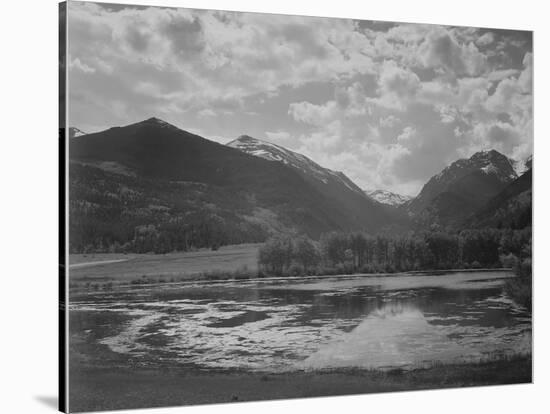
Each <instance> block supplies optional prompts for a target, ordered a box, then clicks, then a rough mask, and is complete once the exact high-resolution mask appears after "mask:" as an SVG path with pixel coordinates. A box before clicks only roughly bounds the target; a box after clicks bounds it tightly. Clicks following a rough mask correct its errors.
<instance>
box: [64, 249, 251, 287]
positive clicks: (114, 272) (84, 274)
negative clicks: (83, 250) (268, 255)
mask: <svg viewBox="0 0 550 414" xmlns="http://www.w3.org/2000/svg"><path fill="white" fill-rule="evenodd" d="M259 246H260V244H240V245H235V246H223V247H221V248H220V249H219V250H216V251H212V250H199V251H196V252H179V253H168V254H163V255H155V254H127V255H125V254H117V253H113V254H109V253H102V254H86V255H85V254H77V255H70V258H69V262H70V267H69V269H70V270H69V278H70V281H71V282H78V281H87V282H90V281H101V282H109V281H122V282H124V281H130V280H135V279H138V278H140V277H143V276H146V277H164V278H166V279H170V278H177V279H182V278H186V277H192V276H193V275H196V274H199V273H205V272H215V271H225V272H234V271H237V270H242V269H245V268H246V269H248V270H249V271H251V272H255V271H257V268H258V263H257V260H258V249H259ZM102 262H103V263H102Z"/></svg>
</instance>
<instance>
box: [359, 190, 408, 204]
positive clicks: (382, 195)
mask: <svg viewBox="0 0 550 414" xmlns="http://www.w3.org/2000/svg"><path fill="white" fill-rule="evenodd" d="M365 194H366V195H367V196H369V197H370V198H372V199H373V200H376V201H378V202H379V203H382V204H387V205H390V206H400V205H402V204H405V203H406V202H408V201H410V200H411V199H412V197H410V196H406V195H402V194H397V193H392V192H391V191H387V190H371V191H368V190H366V191H365Z"/></svg>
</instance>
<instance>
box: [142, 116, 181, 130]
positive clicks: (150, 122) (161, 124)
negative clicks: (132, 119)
mask: <svg viewBox="0 0 550 414" xmlns="http://www.w3.org/2000/svg"><path fill="white" fill-rule="evenodd" d="M135 125H154V126H159V127H161V128H176V129H178V128H177V127H176V126H174V125H172V124H170V123H168V122H166V121H163V120H162V119H160V118H157V117H154V116H153V117H151V118H148V119H145V120H144V121H141V122H137V123H136V124H135Z"/></svg>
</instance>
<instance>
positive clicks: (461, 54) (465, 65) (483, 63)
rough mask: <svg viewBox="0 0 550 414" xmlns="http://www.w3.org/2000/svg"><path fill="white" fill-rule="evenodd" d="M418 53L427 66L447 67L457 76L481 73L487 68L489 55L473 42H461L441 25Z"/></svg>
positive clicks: (428, 37) (435, 67) (429, 35)
mask: <svg viewBox="0 0 550 414" xmlns="http://www.w3.org/2000/svg"><path fill="white" fill-rule="evenodd" d="M418 54H419V56H420V61H421V63H422V64H423V65H424V66H425V67H427V68H434V69H445V70H447V71H449V72H450V73H453V74H455V75H457V76H460V75H470V76H474V75H479V74H480V73H482V72H484V71H485V70H486V68H487V57H486V56H485V55H484V54H483V53H481V52H480V51H479V50H478V48H477V47H476V45H475V44H474V43H473V42H470V43H467V44H466V43H463V44H460V43H458V41H457V40H456V38H455V36H454V35H453V33H452V32H451V31H449V30H445V29H444V28H441V27H435V28H434V29H433V30H432V31H431V32H430V33H429V34H428V35H427V37H426V40H425V41H424V42H423V43H422V44H421V45H420V47H419V49H418Z"/></svg>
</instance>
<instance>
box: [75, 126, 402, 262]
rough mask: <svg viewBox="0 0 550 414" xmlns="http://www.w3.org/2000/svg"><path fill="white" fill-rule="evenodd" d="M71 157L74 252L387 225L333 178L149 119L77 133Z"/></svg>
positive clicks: (378, 210)
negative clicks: (317, 174) (103, 129)
mask: <svg viewBox="0 0 550 414" xmlns="http://www.w3.org/2000/svg"><path fill="white" fill-rule="evenodd" d="M69 153H70V160H71V164H70V169H71V171H70V175H69V176H70V180H71V182H70V186H71V187H70V191H71V206H70V223H71V230H72V231H73V232H74V235H75V237H76V238H78V237H80V239H79V240H78V241H77V242H76V244H77V245H75V246H73V247H72V249H73V250H74V251H79V250H83V249H86V248H88V246H91V247H89V249H96V250H97V249H100V248H101V246H105V245H109V246H110V245H112V244H113V243H114V242H115V241H116V242H117V243H120V244H124V243H130V247H129V248H133V247H132V246H134V247H135V246H136V243H138V244H139V243H142V242H144V240H145V241H147V240H149V241H150V240H151V239H154V240H156V241H155V243H156V244H161V245H162V243H168V244H170V245H173V243H179V244H178V246H181V245H184V246H190V245H191V246H194V247H202V245H205V246H209V245H212V244H227V243H237V242H241V243H242V242H252V241H261V240H263V239H265V237H266V236H267V235H268V234H271V233H280V232H304V233H307V234H309V235H310V236H311V237H314V238H317V237H319V235H320V234H321V233H324V232H327V231H332V230H360V229H363V230H369V231H376V230H378V229H380V228H382V227H383V226H385V225H387V224H390V223H391V222H392V218H391V217H390V216H389V215H388V213H387V212H386V211H385V210H384V209H383V208H382V206H381V205H379V204H378V203H375V202H373V201H372V200H370V199H368V198H367V197H365V196H364V195H363V194H361V193H358V192H356V191H354V190H353V189H351V188H348V187H347V186H346V185H345V184H341V185H339V186H336V185H331V183H332V182H335V183H336V182H341V180H340V179H339V178H338V177H336V178H335V179H334V180H333V181H331V180H328V179H327V184H325V183H323V182H322V181H320V180H319V179H317V178H314V177H312V176H309V175H308V174H306V173H305V172H303V171H301V170H299V169H297V168H295V167H293V166H290V165H289V164H285V163H283V162H273V161H269V160H267V159H265V158H262V157H258V156H253V155H250V154H248V153H246V152H243V151H242V150H239V149H236V148H232V147H231V146H226V145H221V144H218V143H216V142H213V141H209V140H207V139H205V138H203V137H200V136H198V135H195V134H191V133H189V132H186V131H184V130H181V129H178V128H177V127H175V126H173V125H171V124H168V123H166V122H164V121H162V120H159V119H157V118H151V119H148V120H145V121H142V122H138V123H135V124H131V125H128V126H124V127H114V128H110V129H108V130H106V131H102V132H98V133H93V134H87V135H82V136H79V137H75V138H74V139H72V140H71V143H70V146H69ZM344 188H346V190H345V191H346V192H345V193H344V190H343V189H344ZM100 229H103V231H101V230H100ZM143 232H145V233H143ZM142 233H143V234H145V235H143V234H142ZM151 234H152V235H153V236H151ZM181 238H184V240H181ZM190 238H191V239H190ZM213 238H215V239H216V240H215V243H214V241H213V240H212V239H213ZM176 239H177V240H176ZM71 240H72V241H73V240H75V238H71ZM159 240H160V241H159ZM174 240H175V241H174ZM197 240H199V241H197ZM149 241H147V243H149ZM131 243H133V244H131ZM144 243H145V242H144ZM140 249H141V248H140ZM143 249H145V248H143ZM143 249H141V250H143ZM145 250H146V249H145Z"/></svg>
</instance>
